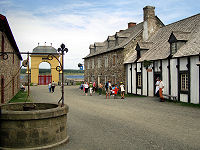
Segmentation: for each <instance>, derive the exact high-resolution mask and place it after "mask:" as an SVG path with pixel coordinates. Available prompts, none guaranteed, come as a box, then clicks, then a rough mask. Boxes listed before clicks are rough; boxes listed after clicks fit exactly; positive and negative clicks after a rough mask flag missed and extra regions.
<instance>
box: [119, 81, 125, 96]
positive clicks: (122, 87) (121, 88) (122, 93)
mask: <svg viewBox="0 0 200 150" xmlns="http://www.w3.org/2000/svg"><path fill="white" fill-rule="evenodd" d="M120 83H121V85H120V90H121V99H124V93H125V87H124V84H123V82H120Z"/></svg>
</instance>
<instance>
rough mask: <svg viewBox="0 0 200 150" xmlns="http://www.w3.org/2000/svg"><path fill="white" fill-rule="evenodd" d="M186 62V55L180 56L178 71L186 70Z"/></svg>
mask: <svg viewBox="0 0 200 150" xmlns="http://www.w3.org/2000/svg"><path fill="white" fill-rule="evenodd" d="M187 63H188V62H187V57H184V58H180V71H185V70H188V68H187V67H186V65H187Z"/></svg>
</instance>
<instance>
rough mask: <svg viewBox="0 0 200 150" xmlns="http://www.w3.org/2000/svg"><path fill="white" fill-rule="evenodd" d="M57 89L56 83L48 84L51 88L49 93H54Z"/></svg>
mask: <svg viewBox="0 0 200 150" xmlns="http://www.w3.org/2000/svg"><path fill="white" fill-rule="evenodd" d="M55 87H56V84H55V82H54V81H53V82H52V83H51V82H50V83H49V84H48V88H49V92H50V93H51V92H52V93H53V92H54V90H55Z"/></svg>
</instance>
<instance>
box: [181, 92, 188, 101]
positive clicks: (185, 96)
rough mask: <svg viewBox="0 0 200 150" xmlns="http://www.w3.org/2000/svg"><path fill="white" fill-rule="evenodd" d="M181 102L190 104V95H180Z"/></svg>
mask: <svg viewBox="0 0 200 150" xmlns="http://www.w3.org/2000/svg"><path fill="white" fill-rule="evenodd" d="M180 101H181V102H186V103H187V102H188V95H187V94H180Z"/></svg>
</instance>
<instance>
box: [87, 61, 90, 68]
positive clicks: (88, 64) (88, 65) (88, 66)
mask: <svg viewBox="0 0 200 150" xmlns="http://www.w3.org/2000/svg"><path fill="white" fill-rule="evenodd" d="M87 69H90V61H88V63H87Z"/></svg>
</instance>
